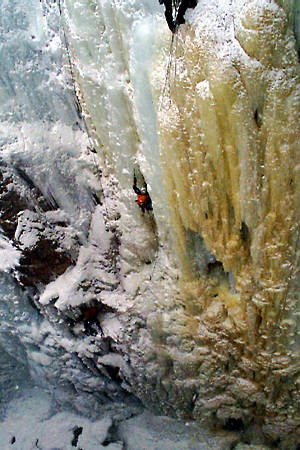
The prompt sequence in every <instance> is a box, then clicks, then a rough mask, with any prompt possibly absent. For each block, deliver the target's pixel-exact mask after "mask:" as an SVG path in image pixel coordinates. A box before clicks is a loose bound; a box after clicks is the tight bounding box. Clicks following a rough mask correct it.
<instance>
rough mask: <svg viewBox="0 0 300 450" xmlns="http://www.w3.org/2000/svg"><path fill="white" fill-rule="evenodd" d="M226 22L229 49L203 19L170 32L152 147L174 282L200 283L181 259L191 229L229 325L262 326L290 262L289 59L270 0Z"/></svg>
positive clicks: (295, 176)
mask: <svg viewBox="0 0 300 450" xmlns="http://www.w3.org/2000/svg"><path fill="white" fill-rule="evenodd" d="M233 25H234V31H235V37H234V39H232V42H231V44H230V45H231V46H232V48H233V51H232V52H231V54H226V51H225V50H226V49H225V50H224V47H226V45H227V43H226V42H223V43H222V42H221V41H220V35H218V34H217V31H215V30H214V29H210V28H209V27H208V25H205V24H202V23H199V27H198V28H196V29H195V28H194V29H192V28H188V27H185V28H184V27H182V29H181V31H180V32H179V34H178V37H177V39H178V42H177V48H176V54H175V55H174V60H175V59H176V78H175V80H174V81H172V83H171V89H170V101H169V99H167V101H164V106H163V107H162V108H161V110H160V111H159V113H158V115H159V124H160V144H161V153H162V160H163V163H164V174H165V184H166V189H167V192H168V195H169V204H170V210H171V216H172V220H173V223H174V228H175V230H176V234H177V242H178V243H179V245H178V252H179V254H180V256H181V259H182V261H183V267H184V270H185V278H186V280H189V279H190V280H191V279H195V278H196V279H197V277H198V278H199V283H201V274H200V275H199V274H197V273H195V271H194V270H193V269H192V264H189V254H188V250H187V234H188V233H189V232H190V231H193V232H194V233H196V234H198V235H199V236H201V238H203V239H204V243H205V246H206V249H207V250H208V251H209V252H210V253H212V254H213V255H215V257H216V259H217V261H219V262H221V263H222V264H223V267H224V270H225V272H230V273H232V274H233V278H234V281H235V287H234V289H235V292H232V293H231V294H230V288H229V286H228V289H227V288H226V286H224V285H223V284H224V283H223V281H222V280H221V278H220V280H219V282H218V281H217V282H216V279H214V280H212V283H213V284H214V285H215V284H216V283H217V284H218V283H219V285H220V289H221V290H220V289H219V291H218V299H219V301H220V302H221V303H222V304H225V307H226V308H227V310H228V311H230V303H232V304H235V305H236V301H237V300H236V299H238V304H239V310H240V319H241V322H243V321H244V319H245V317H246V316H247V317H248V322H249V324H250V325H249V327H250V328H251V327H256V328H257V327H260V332H261V333H262V334H263V333H264V332H263V330H264V328H266V330H268V333H272V332H273V329H274V322H276V323H277V322H278V320H279V317H280V316H281V315H282V311H281V310H282V309H283V308H286V307H287V304H288V303H289V302H287V301H286V298H287V296H288V291H289V290H290V288H291V285H292V283H293V281H292V279H293V276H294V275H293V274H294V273H295V264H296V259H297V258H296V254H297V243H298V233H299V213H298V211H299V206H300V205H299V202H300V197H299V186H300V184H299V169H300V152H299V136H300V128H299V105H300V100H299V96H300V93H299V86H300V84H299V66H298V60H297V53H296V49H295V39H294V37H293V35H292V32H291V30H290V28H289V26H288V21H287V18H286V14H285V12H284V10H283V9H281V8H280V7H279V6H277V5H276V4H275V3H273V2H256V1H253V2H250V4H249V2H244V5H243V7H242V8H241V9H240V10H239V11H238V13H237V15H236V17H235V18H234V22H233ZM199 256H200V255H199ZM202 278H203V277H202ZM208 279H209V280H210V277H209V275H208ZM224 289H227V294H228V295H227V297H228V298H230V297H232V301H229V300H228V298H227V301H225V300H224ZM231 290H232V289H231ZM200 291H201V290H200ZM221 291H222V292H223V294H222V293H221ZM195 301H199V302H200V303H201V302H202V303H203V305H206V306H207V304H209V303H210V302H211V299H210V298H203V295H202V296H201V294H200V295H199V298H198V299H196V300H195ZM214 301H215V300H214ZM271 322H273V324H271ZM257 332H258V329H255V330H248V335H249V336H248V338H249V339H250V336H253V335H254V334H256V333H257Z"/></svg>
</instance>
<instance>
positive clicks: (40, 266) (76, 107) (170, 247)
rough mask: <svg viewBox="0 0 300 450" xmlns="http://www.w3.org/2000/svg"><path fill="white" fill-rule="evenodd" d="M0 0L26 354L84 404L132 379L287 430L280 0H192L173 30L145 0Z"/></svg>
mask: <svg viewBox="0 0 300 450" xmlns="http://www.w3.org/2000/svg"><path fill="white" fill-rule="evenodd" d="M3 5H4V6H5V10H6V12H7V14H8V16H7V17H8V19H7V23H6V22H5V20H4V21H3V22H2V23H1V30H2V31H3V32H4V34H5V43H2V46H1V47H0V51H1V56H2V58H1V61H2V62H3V74H5V76H3V79H2V78H1V80H0V88H1V90H0V100H1V118H2V119H3V120H2V125H1V128H0V131H1V174H2V175H1V178H0V197H1V200H2V206H1V211H0V221H1V227H2V229H3V234H5V235H6V238H7V239H10V242H8V240H5V241H4V240H3V239H1V242H0V244H1V248H0V251H1V255H3V252H4V251H6V252H8V250H9V252H10V255H11V259H10V261H8V260H7V261H6V262H5V264H4V263H2V265H0V268H1V270H2V271H5V272H9V271H10V274H5V283H6V280H7V279H8V278H9V276H10V275H12V274H13V275H14V276H15V279H16V280H17V281H18V283H21V284H22V285H23V287H25V288H26V287H29V288H30V292H31V295H32V299H33V304H34V306H35V308H38V310H39V313H40V314H39V317H38V319H36V320H35V322H34V326H33V325H31V324H30V318H29V317H27V319H26V321H25V322H26V323H25V322H24V323H23V313H22V308H23V304H22V302H20V303H18V306H17V307H14V299H15V294H13V295H12V297H11V298H10V296H9V295H7V298H6V299H5V301H4V302H2V303H3V305H2V303H1V305H0V306H3V311H4V317H5V318H6V319H5V320H6V321H7V323H8V322H9V326H8V328H7V330H8V333H15V334H16V336H17V337H18V339H19V341H20V343H21V344H20V345H22V349H23V350H24V352H23V353H24V355H25V356H24V355H22V360H21V362H22V364H23V365H24V367H26V370H27V366H28V367H29V369H28V370H31V373H33V374H34V372H36V373H37V374H38V376H39V377H40V378H42V376H41V374H45V373H46V374H47V377H46V378H47V380H49V383H51V382H52V383H56V382H59V381H63V382H64V383H65V382H66V383H69V384H68V388H70V390H72V386H75V388H76V390H77V392H79V393H80V395H81V396H79V397H78V399H75V400H74V399H72V395H70V396H69V397H68V401H69V402H70V404H72V405H74V406H75V408H77V409H78V410H80V411H81V412H82V410H84V411H89V405H90V404H92V405H93V410H94V411H95V415H96V414H98V412H99V410H101V408H102V405H103V404H104V403H105V402H107V406H106V407H107V409H109V408H113V405H117V406H116V407H117V408H119V407H120V408H121V405H124V404H128V405H129V404H131V406H132V411H135V410H137V409H138V404H137V403H136V402H135V400H134V399H133V398H132V397H130V396H129V397H128V396H127V395H128V394H127V393H128V392H130V393H132V394H134V395H135V396H138V397H139V398H140V399H141V400H142V401H143V402H144V404H146V405H150V406H152V407H153V408H156V410H157V411H159V412H162V413H165V414H170V415H175V416H178V417H184V418H185V419H187V418H188V419H196V420H198V421H202V420H209V421H210V422H211V423H212V424H213V425H217V426H219V425H220V426H223V427H225V428H227V429H231V430H232V429H235V430H239V431H242V432H243V433H244V440H245V441H246V442H255V441H256V442H263V440H264V439H266V440H267V441H268V442H272V443H275V444H278V445H279V446H281V448H284V449H285V448H291V449H292V448H296V446H297V438H298V436H299V433H298V431H299V411H298V410H297V405H298V404H299V403H300V402H299V400H300V399H299V335H298V334H297V333H298V331H297V330H298V329H299V323H297V322H298V321H299V290H300V279H299V246H300V242H299V198H300V197H299V189H300V180H299V171H300V161H299V151H298V149H299V135H300V133H299V132H300V130H299V109H300V83H299V76H300V72H299V60H298V53H297V51H298V52H299V46H298V47H297V45H298V44H297V43H299V32H298V30H299V11H298V9H299V7H298V6H297V4H296V2H293V1H289V2H288V1H281V2H279V1H278V2H275V1H274V0H270V1H267V0H260V1H256V0H253V1H251V2H249V1H243V0H234V1H225V0H224V1H221V2H220V1H215V2H214V1H211V0H202V1H201V2H200V1H199V4H198V6H197V7H196V8H195V9H194V10H191V9H189V10H188V11H187V13H186V24H185V25H182V26H180V28H179V31H178V32H177V33H176V35H175V36H174V39H173V41H172V44H171V33H170V31H169V30H168V27H167V25H166V23H165V20H164V14H163V9H164V8H163V7H162V6H160V5H159V3H158V2H157V3H156V2H155V1H153V0H143V1H135V0H133V1H129V0H119V1H116V2H111V1H110V0H101V1H97V0H95V1H89V0H78V1H77V2H76V3H74V2H73V1H69V0H64V1H60V2H58V3H57V2H56V1H55V0H45V1H44V2H42V4H40V2H38V1H37V0H36V1H35V2H34V3H33V9H32V11H31V10H30V11H28V8H27V5H26V3H24V4H23V2H22V1H21V0H20V2H19V3H18V5H16V7H15V8H11V7H10V6H9V3H8V2H4V3H3ZM33 11H35V12H34V13H33ZM10 16H11V17H10ZM36 17H38V18H39V20H36ZM17 19H18V20H19V22H20V23H22V24H23V25H22V26H19V27H17V28H16V29H15V31H14V32H10V26H9V24H10V23H19V22H18V21H17ZM21 19H22V20H21ZM41 25H42V26H41ZM5 27H6V28H5ZM20 42H22V44H20ZM297 48H298V50H297ZM40 49H42V50H40ZM13 54H16V58H12V55H13ZM7 68H9V70H6V69H7ZM4 69H5V70H4ZM10 111H13V112H10ZM134 175H135V176H136V179H137V185H138V187H140V188H141V187H142V186H143V184H144V182H146V183H147V188H148V192H149V194H150V197H151V200H152V205H153V211H150V212H145V213H142V211H141V210H140V209H139V207H138V206H137V204H136V194H135V193H134V191H133V189H132V184H133V179H134ZM11 206H13V207H11ZM13 266H15V269H12V267H13ZM8 290H9V289H8ZM14 308H15V309H14ZM26 308H27V306H26ZM29 309H30V311H32V306H30V308H29ZM7 311H8V312H7ZM16 319H17V320H16ZM19 322H20V324H21V325H20V326H19ZM14 327H18V329H17V331H15V328H14ZM5 330H6V329H5ZM7 330H6V331H7ZM12 330H13V331H12ZM0 331H1V330H0ZM0 337H2V333H0ZM3 339H4V338H3ZM5 339H6V338H5ZM5 339H4V341H5ZM2 342H3V340H2V341H1V343H2ZM28 342H29V344H28ZM35 342H38V348H39V352H40V353H42V354H43V355H44V357H40V356H39V354H38V352H37V351H36V350H33V349H34V348H35V347H34V345H35ZM3 347H5V343H3ZM15 347H17V346H15ZM15 347H14V346H13V348H12V350H11V351H10V353H11V354H13V352H14V351H15ZM54 349H56V350H55V351H54ZM23 350H22V351H23ZM6 351H7V350H6ZM26 358H27V359H26ZM26 364H27V365H26ZM22 367H23V366H22ZM24 370H25V369H24ZM86 371H87V372H86ZM86 373H88V375H86ZM91 374H92V375H91ZM53 380H54V381H53ZM60 393H61V391H60V392H59V395H60ZM91 402H92V403H91ZM130 402H132V403H130ZM128 411H129V410H128ZM88 413H89V412H88ZM129 414H130V412H129ZM297 433H298V434H297ZM230 442H231V441H230Z"/></svg>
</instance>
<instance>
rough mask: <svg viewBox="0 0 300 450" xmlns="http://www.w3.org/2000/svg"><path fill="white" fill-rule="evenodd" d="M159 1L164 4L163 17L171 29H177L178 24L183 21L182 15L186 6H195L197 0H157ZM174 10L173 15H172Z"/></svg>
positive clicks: (173, 31) (173, 30)
mask: <svg viewBox="0 0 300 450" xmlns="http://www.w3.org/2000/svg"><path fill="white" fill-rule="evenodd" d="M158 1H159V3H160V4H161V5H162V4H164V5H165V8H166V10H165V17H166V21H167V24H168V26H169V28H170V30H171V31H172V33H175V31H176V30H177V29H178V27H179V25H181V24H182V23H185V19H184V15H185V13H186V10H187V9H188V8H195V6H196V5H197V0H181V1H180V0H158ZM173 11H174V15H173Z"/></svg>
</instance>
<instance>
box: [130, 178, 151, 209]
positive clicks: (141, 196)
mask: <svg viewBox="0 0 300 450" xmlns="http://www.w3.org/2000/svg"><path fill="white" fill-rule="evenodd" d="M136 183H137V180H136V176H135V175H134V177H133V185H132V188H133V190H134V192H135V193H136V195H137V200H136V203H137V204H138V206H139V207H140V208H141V210H142V211H143V213H144V212H145V211H152V209H153V208H152V202H151V198H150V196H149V194H148V191H147V185H146V183H145V184H144V186H143V187H142V188H141V189H139V188H138V187H137V184H136Z"/></svg>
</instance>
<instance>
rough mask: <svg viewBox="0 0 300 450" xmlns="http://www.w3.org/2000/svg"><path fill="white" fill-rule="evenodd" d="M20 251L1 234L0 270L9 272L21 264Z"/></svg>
mask: <svg viewBox="0 0 300 450" xmlns="http://www.w3.org/2000/svg"><path fill="white" fill-rule="evenodd" d="M20 256H21V255H20V251H19V250H17V249H16V248H15V247H13V245H12V244H11V243H10V242H9V241H8V240H7V239H6V238H4V237H1V236H0V270H1V271H3V272H9V271H10V270H12V269H14V268H15V267H17V266H18V265H19V259H20Z"/></svg>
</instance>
